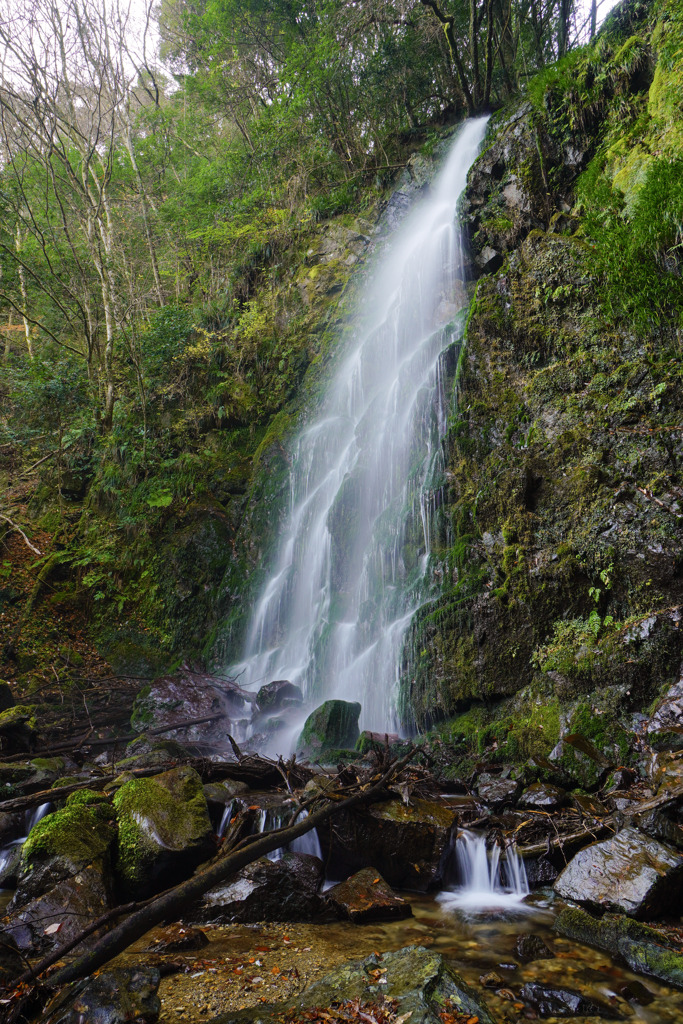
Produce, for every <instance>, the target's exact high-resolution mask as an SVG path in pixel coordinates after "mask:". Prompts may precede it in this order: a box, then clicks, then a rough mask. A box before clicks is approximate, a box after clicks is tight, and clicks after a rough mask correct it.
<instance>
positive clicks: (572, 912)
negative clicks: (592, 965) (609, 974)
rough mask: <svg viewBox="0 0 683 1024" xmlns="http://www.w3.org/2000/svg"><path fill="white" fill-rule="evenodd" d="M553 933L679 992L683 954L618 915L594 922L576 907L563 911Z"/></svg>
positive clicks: (660, 935) (658, 935)
mask: <svg viewBox="0 0 683 1024" xmlns="http://www.w3.org/2000/svg"><path fill="white" fill-rule="evenodd" d="M555 931H556V932H557V933H558V934H559V935H563V936H564V937H565V938H567V939H575V940H576V941H577V942H582V943H584V944H585V945H588V946H596V947H597V948H598V949H603V950H605V951H606V952H607V953H609V954H610V955H611V956H613V957H618V958H620V959H622V960H624V961H625V962H626V963H627V964H628V966H629V967H630V968H631V970H632V971H636V972H637V973H638V974H647V975H650V976H651V977H653V978H658V979H659V981H662V982H663V983H664V984H665V985H672V986H674V987H675V988H683V953H681V952H680V951H679V950H678V949H676V948H675V947H674V945H673V943H672V942H671V940H670V939H669V937H668V936H667V935H666V934H665V933H664V932H660V931H658V930H657V929H656V928H650V927H649V926H648V925H645V924H641V923H640V921H634V920H632V919H631V918H629V917H625V916H624V915H621V914H605V915H604V917H601V918H595V917H593V916H592V915H591V914H589V913H587V912H586V911H585V910H581V909H580V908H579V907H565V908H564V910H562V911H560V913H559V915H558V916H557V918H556V920H555Z"/></svg>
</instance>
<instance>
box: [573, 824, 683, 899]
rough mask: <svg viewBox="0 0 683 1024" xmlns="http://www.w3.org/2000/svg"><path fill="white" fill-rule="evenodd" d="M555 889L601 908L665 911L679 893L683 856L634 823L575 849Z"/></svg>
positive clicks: (682, 893)
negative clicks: (646, 834)
mask: <svg viewBox="0 0 683 1024" xmlns="http://www.w3.org/2000/svg"><path fill="white" fill-rule="evenodd" d="M554 888H555V892H556V893H557V894H558V895H559V896H562V897H563V898H564V899H568V900H572V901H573V902H575V903H582V904H584V905H586V906H588V907H592V908H595V909H596V910H599V911H605V910H611V911H616V912H618V913H623V914H628V915H629V916H631V917H636V918H645V917H653V916H656V915H658V914H662V913H667V912H668V911H670V910H671V908H672V907H676V906H679V905H680V900H681V897H682V896H683V857H681V855H680V853H679V852H678V851H677V850H674V849H671V848H670V847H668V846H665V845H664V844H663V843H658V842H657V841H656V840H654V839H650V838H649V837H648V836H645V835H643V834H642V832H639V831H638V830H637V829H635V828H625V829H622V831H621V832H619V833H617V835H615V836H614V837H613V838H611V839H605V840H603V841H602V842H599V843H592V844H591V845H590V846H586V847H585V848H584V849H583V850H581V851H579V853H577V854H576V856H575V857H574V858H573V859H572V860H571V861H570V862H569V864H568V865H567V867H566V868H565V869H564V871H563V872H562V873H561V875H560V876H559V877H558V878H557V880H556V882H555V885H554Z"/></svg>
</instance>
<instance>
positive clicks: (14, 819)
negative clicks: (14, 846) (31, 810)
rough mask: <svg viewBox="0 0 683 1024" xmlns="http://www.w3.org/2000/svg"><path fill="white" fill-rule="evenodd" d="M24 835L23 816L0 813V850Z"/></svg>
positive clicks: (5, 812) (6, 812)
mask: <svg viewBox="0 0 683 1024" xmlns="http://www.w3.org/2000/svg"><path fill="white" fill-rule="evenodd" d="M22 835H25V832H24V815H23V814H14V813H11V812H8V811H0V848H1V847H3V846H5V845H6V844H7V843H11V842H12V841H13V840H14V839H19V837H20V836H22Z"/></svg>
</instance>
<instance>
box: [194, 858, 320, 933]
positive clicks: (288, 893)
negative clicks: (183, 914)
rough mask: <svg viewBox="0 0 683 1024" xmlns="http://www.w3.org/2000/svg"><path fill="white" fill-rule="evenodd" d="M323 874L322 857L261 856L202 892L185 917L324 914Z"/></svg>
mask: <svg viewBox="0 0 683 1024" xmlns="http://www.w3.org/2000/svg"><path fill="white" fill-rule="evenodd" d="M323 875H324V872H323V865H322V861H321V860H319V858H318V857H312V856H310V855H309V854H306V853H285V854H283V856H282V857H281V858H280V860H276V861H273V860H269V859H268V858H267V857H262V858H261V859H260V860H256V861H254V862H253V863H251V864H248V865H247V866H246V867H245V868H243V869H242V870H241V871H238V872H237V874H236V875H235V876H234V877H233V878H232V879H231V880H230V881H229V882H228V883H227V884H225V885H221V886H218V887H216V888H215V889H211V891H210V892H208V893H206V895H205V896H204V897H203V898H202V900H201V902H200V903H198V904H197V906H196V907H195V908H194V909H193V910H191V911H190V912H189V914H188V917H189V918H190V919H191V920H192V921H194V922H207V921H213V922H217V923H220V924H231V923H233V922H235V921H238V922H240V924H251V923H254V922H256V921H311V920H316V919H319V918H320V917H322V916H326V915H327V907H326V904H325V901H324V900H323V898H322V896H320V894H319V890H320V887H321V885H322V882H323Z"/></svg>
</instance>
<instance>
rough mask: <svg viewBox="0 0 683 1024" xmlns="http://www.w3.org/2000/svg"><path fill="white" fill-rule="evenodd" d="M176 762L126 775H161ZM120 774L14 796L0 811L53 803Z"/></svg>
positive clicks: (96, 786)
mask: <svg viewBox="0 0 683 1024" xmlns="http://www.w3.org/2000/svg"><path fill="white" fill-rule="evenodd" d="M175 765H176V762H171V763H169V764H164V765H158V766H157V767H156V768H133V769H131V770H130V771H129V772H127V773H126V774H128V775H134V776H135V778H143V779H144V778H149V777H150V776H152V775H161V774H162V772H167V771H169V769H171V768H174V767H175ZM120 774H121V772H117V774H116V775H99V776H95V777H94V778H92V779H83V780H82V781H81V782H72V783H70V784H69V785H68V786H57V787H56V788H55V789H41V790H38V792H36V793H26V794H25V795H24V796H15V797H13V798H12V799H11V800H3V801H2V802H1V803H0V811H5V812H7V811H23V810H26V809H27V808H28V807H35V805H36V804H45V803H53V802H54V801H55V800H61V798H62V797H64V796H68V795H69V794H70V793H75V792H76V791H77V790H79V789H90V788H101V787H102V786H107V785H108V784H109V783H110V782H114V780H115V779H118V777H119V775H120Z"/></svg>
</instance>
